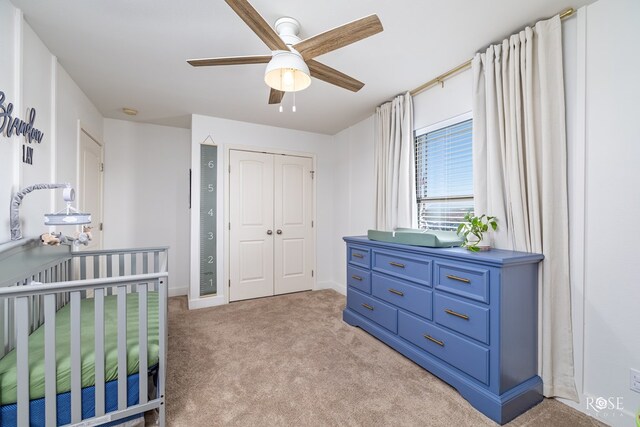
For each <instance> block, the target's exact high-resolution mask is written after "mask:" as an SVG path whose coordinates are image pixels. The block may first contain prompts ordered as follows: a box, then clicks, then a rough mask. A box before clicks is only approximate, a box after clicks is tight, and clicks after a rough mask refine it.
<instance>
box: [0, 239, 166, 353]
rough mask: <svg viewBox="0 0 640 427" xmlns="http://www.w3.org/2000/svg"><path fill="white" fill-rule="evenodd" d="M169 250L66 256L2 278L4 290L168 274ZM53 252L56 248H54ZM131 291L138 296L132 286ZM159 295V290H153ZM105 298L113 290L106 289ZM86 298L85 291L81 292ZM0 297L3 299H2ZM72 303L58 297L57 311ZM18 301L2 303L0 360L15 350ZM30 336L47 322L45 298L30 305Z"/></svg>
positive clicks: (34, 298) (63, 295)
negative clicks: (17, 274)
mask: <svg viewBox="0 0 640 427" xmlns="http://www.w3.org/2000/svg"><path fill="white" fill-rule="evenodd" d="M167 249H168V248H166V247H154V248H136V249H116V250H98V251H79V252H67V253H66V256H61V257H59V258H57V259H54V260H48V262H47V263H46V264H44V265H39V266H38V267H37V268H33V269H31V271H25V272H22V275H21V276H20V277H14V278H6V277H4V278H0V289H1V288H3V287H13V286H29V285H31V284H32V283H58V282H64V281H73V280H84V279H98V278H103V277H123V276H133V275H136V274H140V273H142V274H147V273H159V272H166V271H167V263H168V255H167V253H168V252H167ZM51 250H53V248H51ZM131 287H132V289H130V290H131V291H134V292H135V287H136V285H135V284H133V285H132V286H131ZM153 290H154V291H157V289H153ZM106 292H107V294H106V295H111V294H112V292H113V290H112V289H111V288H107V290H106ZM80 296H81V297H82V298H85V297H86V296H87V292H86V291H82V292H80ZM0 297H1V295H0ZM68 302H69V294H68V293H66V292H60V293H58V294H57V295H56V310H59V309H60V308H62V307H64V306H65V305H66V304H67V303H68ZM14 312H15V301H14V300H13V298H10V297H8V298H3V299H2V300H0V322H1V324H0V358H2V357H3V356H4V355H5V354H7V353H9V352H10V351H11V350H13V349H14V348H15V344H16V342H15V340H16V336H15V331H16V328H15V323H14V320H15V315H14ZM29 313H30V314H29V332H33V331H35V330H36V329H37V328H38V327H40V325H42V324H43V322H44V304H43V296H42V295H37V296H36V295H34V296H32V297H31V298H30V301H29Z"/></svg>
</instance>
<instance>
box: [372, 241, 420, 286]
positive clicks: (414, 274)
mask: <svg viewBox="0 0 640 427" xmlns="http://www.w3.org/2000/svg"><path fill="white" fill-rule="evenodd" d="M373 270H374V271H380V272H383V273H387V274H390V275H392V276H396V277H399V278H401V279H405V280H411V281H412V282H415V283H418V284H420V285H424V286H431V259H429V258H425V257H423V256H420V255H409V254H406V255H405V254H402V255H398V254H393V253H388V252H381V251H378V250H375V249H374V250H373Z"/></svg>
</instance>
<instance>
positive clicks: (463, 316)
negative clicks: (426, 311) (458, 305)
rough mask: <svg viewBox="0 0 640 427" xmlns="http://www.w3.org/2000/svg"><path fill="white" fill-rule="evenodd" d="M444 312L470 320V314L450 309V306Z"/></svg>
mask: <svg viewBox="0 0 640 427" xmlns="http://www.w3.org/2000/svg"><path fill="white" fill-rule="evenodd" d="M444 312H445V313H447V314H450V315H452V316H456V317H459V318H461V319H464V320H469V316H467V315H466V314H460V313H456V312H455V311H453V310H450V309H448V308H446V309H445V310H444Z"/></svg>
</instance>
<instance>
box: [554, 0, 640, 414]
mask: <svg viewBox="0 0 640 427" xmlns="http://www.w3.org/2000/svg"><path fill="white" fill-rule="evenodd" d="M579 18H580V20H579V21H578V25H577V33H578V37H577V38H576V50H577V58H576V62H577V64H576V77H577V78H576V86H577V87H576V89H575V91H576V100H577V102H576V105H577V108H576V111H575V114H576V117H575V129H574V132H575V146H574V152H575V153H576V154H577V157H578V158H579V159H580V160H582V161H583V163H582V165H578V167H577V168H576V171H577V172H579V173H580V174H581V177H582V180H580V179H579V178H580V175H576V176H574V178H575V181H574V188H575V191H574V192H575V193H577V194H574V196H575V197H576V201H577V202H579V203H582V206H583V209H582V212H583V213H584V214H583V215H582V216H580V215H577V216H578V218H577V220H578V221H577V222H578V225H579V226H582V228H578V229H575V228H574V236H573V239H574V242H575V243H574V245H575V246H574V247H573V248H572V249H574V250H575V252H576V253H577V254H578V255H579V256H580V257H581V259H578V260H576V261H577V262H576V265H575V266H574V267H575V269H572V273H574V277H577V278H578V279H580V281H576V283H574V291H575V293H574V296H573V301H574V307H573V311H574V319H575V320H576V321H575V322H574V333H575V336H576V339H574V342H578V344H579V345H578V346H576V350H577V351H576V354H575V359H576V366H577V367H578V368H579V369H578V370H577V372H576V375H577V377H578V383H579V386H580V390H579V391H581V393H582V398H583V399H582V402H581V403H580V405H579V409H581V410H583V411H586V412H587V413H589V414H590V415H592V416H597V417H598V418H599V419H600V420H601V421H604V422H606V423H608V424H611V425H614V426H628V425H632V424H633V421H632V417H633V414H635V413H636V411H638V410H640V394H638V393H635V392H632V391H631V390H630V389H629V369H630V368H634V369H636V370H640V308H639V307H638V303H639V302H640V287H639V286H638V280H637V278H638V277H639V276H640V264H638V262H637V260H636V258H637V256H636V254H635V252H636V248H637V244H636V241H637V239H636V237H635V234H636V233H634V232H633V229H630V228H629V225H631V224H633V223H634V221H635V220H636V218H638V216H640V199H639V198H638V197H637V196H636V194H637V191H635V190H634V187H633V185H634V183H635V182H637V181H638V180H640V170H639V169H638V163H639V161H640V145H639V144H638V126H637V120H638V119H637V116H638V113H639V112H640V110H639V108H638V99H640V81H639V80H638V69H640V59H639V58H638V55H634V54H630V53H631V52H637V51H638V46H639V45H640V35H639V34H638V31H637V20H638V18H640V3H638V2H637V1H636V0H600V1H598V2H596V3H594V4H592V5H590V6H587V7H586V8H583V9H581V16H579ZM565 56H566V55H565ZM581 148H582V149H581ZM570 153H571V152H570ZM580 156H581V158H580ZM570 184H571V183H570ZM570 189H571V186H570ZM576 212H578V213H579V212H580V211H579V209H576ZM574 270H576V271H574ZM598 397H604V398H605V399H607V398H609V397H612V398H617V397H621V398H622V402H623V406H624V410H623V411H622V412H623V416H621V415H622V414H620V411H609V410H604V411H600V413H598V412H596V411H594V410H593V409H587V408H586V399H587V398H591V399H595V398H598Z"/></svg>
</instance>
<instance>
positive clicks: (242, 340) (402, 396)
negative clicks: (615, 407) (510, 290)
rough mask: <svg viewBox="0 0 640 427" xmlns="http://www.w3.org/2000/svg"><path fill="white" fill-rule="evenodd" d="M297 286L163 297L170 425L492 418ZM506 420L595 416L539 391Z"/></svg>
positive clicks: (474, 422) (551, 421) (328, 301)
mask: <svg viewBox="0 0 640 427" xmlns="http://www.w3.org/2000/svg"><path fill="white" fill-rule="evenodd" d="M344 304H345V299H344V296H342V295H340V294H338V293H336V292H334V291H331V290H324V291H316V292H302V293H298V294H290V295H284V296H278V297H271V298H263V299H258V300H251V301H244V302H237V303H232V304H229V305H226V306H221V307H215V308H210V309H201V310H194V311H189V310H187V301H186V298H184V297H179V298H171V299H170V301H169V354H168V375H167V390H166V395H167V419H168V425H170V426H190V427H193V426H219V425H220V426H222V425H231V426H495V425H496V424H495V423H494V422H493V421H491V420H490V419H488V418H486V417H485V416H484V415H482V414H481V413H480V412H478V411H476V410H475V409H474V408H473V407H472V406H471V405H470V404H469V403H467V401H466V400H465V399H463V398H462V397H461V396H460V395H459V394H458V393H457V392H456V390H455V389H453V388H451V387H450V386H448V385H447V384H445V383H444V382H442V381H440V380H439V379H438V378H436V377H434V376H433V375H431V374H430V373H428V372H427V371H425V370H424V369H422V368H420V367H419V366H418V365H416V364H414V363H413V362H411V361H410V360H409V359H406V358H405V357H404V356H402V355H400V354H399V353H397V352H395V351H394V350H392V349H391V348H389V347H387V346H386V345H385V344H383V343H382V342H380V341H378V340H377V339H375V338H373V337H372V336H370V335H368V334H367V333H366V332H364V331H362V330H360V329H359V328H354V327H351V326H349V325H347V324H346V323H344V322H343V321H342V309H343V308H344ZM509 425H510V426H580V425H584V426H596V425H601V424H600V423H598V422H597V421H596V420H594V419H592V418H589V417H587V416H585V415H583V414H581V413H579V412H577V411H575V410H573V409H571V408H569V407H568V406H565V405H563V404H561V403H559V402H556V401H554V400H545V401H544V402H542V403H541V404H540V405H538V406H536V407H534V408H533V409H531V410H530V411H528V412H527V413H525V414H523V415H522V416H520V417H518V418H516V419H515V420H514V421H512V422H511V423H510V424H509Z"/></svg>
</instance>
